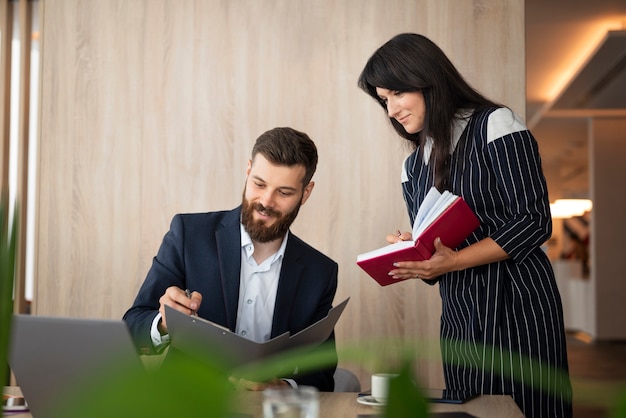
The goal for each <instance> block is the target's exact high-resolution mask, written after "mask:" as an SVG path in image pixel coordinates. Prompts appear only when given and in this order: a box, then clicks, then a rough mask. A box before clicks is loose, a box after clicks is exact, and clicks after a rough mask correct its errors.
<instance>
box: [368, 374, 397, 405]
mask: <svg viewBox="0 0 626 418" xmlns="http://www.w3.org/2000/svg"><path fill="white" fill-rule="evenodd" d="M396 377H398V375H397V374H394V373H374V374H373V375H372V397H373V398H374V399H376V401H377V402H380V403H385V402H387V398H388V397H389V382H391V380H392V379H394V378H396Z"/></svg>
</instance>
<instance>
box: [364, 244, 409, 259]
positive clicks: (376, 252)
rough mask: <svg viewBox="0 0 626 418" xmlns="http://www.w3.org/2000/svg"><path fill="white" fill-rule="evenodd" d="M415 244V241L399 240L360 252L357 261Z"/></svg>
mask: <svg viewBox="0 0 626 418" xmlns="http://www.w3.org/2000/svg"><path fill="white" fill-rule="evenodd" d="M413 245H415V242H414V241H399V242H396V243H393V244H389V245H385V246H384V247H381V248H379V249H377V250H373V251H369V252H367V253H363V254H359V255H358V256H357V257H356V261H361V260H367V259H370V258H374V257H377V256H379V255H383V254H389V253H392V252H394V251H397V250H401V249H403V248H409V247H412V246H413Z"/></svg>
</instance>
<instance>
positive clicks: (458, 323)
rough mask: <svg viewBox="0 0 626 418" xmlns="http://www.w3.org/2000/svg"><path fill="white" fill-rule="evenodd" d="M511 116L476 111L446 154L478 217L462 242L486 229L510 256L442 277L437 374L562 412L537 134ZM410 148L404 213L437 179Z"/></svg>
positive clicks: (531, 408)
mask: <svg viewBox="0 0 626 418" xmlns="http://www.w3.org/2000/svg"><path fill="white" fill-rule="evenodd" d="M494 110H495V112H494ZM512 116H513V114H512V112H511V111H509V110H508V109H504V108H503V109H498V110H496V109H488V110H482V111H477V112H476V113H475V114H474V115H473V116H472V117H471V118H470V119H469V121H468V123H467V126H466V128H465V130H464V131H463V133H462V134H461V136H460V138H459V140H458V142H457V145H456V148H455V150H454V153H453V154H452V161H451V173H450V174H451V188H452V190H451V191H452V192H453V193H455V194H458V195H461V196H463V198H464V199H465V200H466V201H467V203H468V204H469V205H470V207H471V208H472V209H473V210H474V211H475V213H476V215H477V216H478V218H479V219H480V221H481V226H480V227H479V229H478V230H477V231H476V232H474V233H473V234H472V235H471V236H470V238H469V239H468V240H467V241H466V242H465V243H464V244H462V245H461V247H463V246H466V245H470V244H472V243H474V242H477V241H479V240H481V239H482V238H484V237H488V236H489V237H491V238H493V239H494V240H495V241H496V242H497V243H498V244H499V245H500V246H501V247H502V248H503V249H504V250H505V251H506V252H507V253H508V254H509V255H510V257H511V258H510V259H508V260H505V261H502V262H498V263H492V264H489V265H483V266H479V267H475V268H471V269H467V270H464V271H458V272H451V273H448V274H446V275H444V276H441V277H440V278H439V280H438V282H439V289H440V294H441V298H442V317H441V339H442V357H443V359H444V376H445V380H446V385H447V387H448V388H451V389H452V388H454V389H472V390H478V391H479V392H481V393H489V394H501V393H506V394H512V396H513V398H514V399H515V402H516V403H517V404H518V405H519V407H520V408H521V409H522V411H523V412H524V414H525V415H526V416H527V417H569V416H571V414H572V411H571V385H570V382H569V376H568V373H567V368H568V367H567V352H566V343H565V332H564V327H563V314H562V307H561V299H560V296H559V292H558V289H557V287H556V282H555V279H554V273H553V271H552V267H551V264H550V261H549V260H548V258H547V256H546V255H545V253H544V252H543V251H542V250H541V248H540V246H541V245H542V244H543V243H544V242H545V241H546V240H547V239H548V238H549V236H550V234H551V233H552V223H551V218H550V208H549V202H548V193H547V189H546V183H545V178H544V176H543V173H542V170H541V160H540V157H539V152H538V148H537V143H536V141H535V139H534V138H533V136H532V135H531V133H530V132H529V131H528V130H527V129H526V128H525V127H524V126H523V124H521V122H519V121H517V124H516V123H513V121H512ZM507 126H508V127H510V128H509V129H508V131H507V129H506V127H507ZM494 132H498V133H497V136H496V137H494ZM417 156H418V152H417V151H416V152H414V153H413V154H411V155H410V156H409V157H408V158H407V160H406V161H405V163H404V171H405V172H404V173H403V177H405V176H406V179H407V181H405V182H404V183H403V186H402V187H403V192H404V198H405V201H406V204H407V209H408V212H409V216H410V218H411V223H413V219H414V217H415V215H416V214H417V209H418V207H419V205H420V204H421V202H422V200H423V199H424V196H425V194H426V192H427V191H428V190H429V189H430V187H431V186H432V185H433V183H434V177H433V172H432V166H430V165H427V164H424V163H423V161H422V159H418V158H417ZM531 386H532V388H534V389H531ZM542 389H543V390H542Z"/></svg>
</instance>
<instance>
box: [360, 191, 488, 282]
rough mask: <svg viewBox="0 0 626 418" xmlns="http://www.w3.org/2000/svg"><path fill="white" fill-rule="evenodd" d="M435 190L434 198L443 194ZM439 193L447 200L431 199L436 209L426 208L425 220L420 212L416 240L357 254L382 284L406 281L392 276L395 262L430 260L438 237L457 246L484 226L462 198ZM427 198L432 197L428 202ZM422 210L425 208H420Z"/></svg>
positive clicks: (369, 272)
mask: <svg viewBox="0 0 626 418" xmlns="http://www.w3.org/2000/svg"><path fill="white" fill-rule="evenodd" d="M433 189H434V188H433ZM431 192H432V190H431ZM431 192H429V195H430V197H431V198H434V197H435V195H436V194H439V192H438V191H437V190H436V189H434V193H433V194H432V195H431ZM439 196H444V197H445V199H443V200H445V201H444V202H441V199H440V200H439V201H436V200H437V199H431V203H433V204H432V205H431V206H432V207H431V208H430V209H432V210H430V211H429V210H426V211H425V212H429V213H426V214H425V215H422V216H421V218H422V219H420V212H419V211H418V215H417V216H416V227H415V228H414V233H413V236H417V237H418V238H417V239H416V240H415V241H402V242H397V243H395V244H389V245H387V246H385V247H382V248H379V249H377V250H374V251H370V252H367V253H363V254H360V255H359V256H358V257H357V262H356V263H357V264H358V265H359V266H360V267H361V268H362V269H363V270H365V272H367V274H369V275H370V276H372V278H373V279H374V280H376V281H377V282H378V283H379V284H380V285H381V286H387V285H390V284H393V283H398V282H401V281H403V280H406V279H394V278H392V277H391V276H389V274H388V273H389V271H391V270H393V269H394V266H393V263H395V262H398V261H421V260H428V259H429V258H430V257H431V256H432V255H433V253H434V252H435V247H434V241H435V239H436V238H437V237H439V238H441V242H442V243H443V245H445V246H446V247H450V248H452V249H454V248H456V247H458V246H459V245H460V244H461V243H462V242H463V241H465V239H466V238H467V237H469V236H470V234H471V233H472V232H474V231H475V230H476V228H478V226H479V225H480V222H479V221H478V218H477V217H476V215H475V214H474V212H473V211H472V209H471V208H470V207H469V206H468V204H467V202H465V200H463V198H462V197H460V196H455V195H453V194H451V193H449V192H444V195H441V194H439ZM427 200H428V196H427V198H426V199H424V202H427ZM421 210H422V208H420V211H421ZM418 221H422V222H421V225H417V222H418Z"/></svg>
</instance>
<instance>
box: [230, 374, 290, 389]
mask: <svg viewBox="0 0 626 418" xmlns="http://www.w3.org/2000/svg"><path fill="white" fill-rule="evenodd" d="M228 381H229V382H230V383H232V384H233V386H234V387H235V389H237V390H254V391H259V390H265V389H267V388H270V387H276V386H289V383H287V382H285V381H284V380H281V379H278V378H274V379H271V380H268V381H267V382H253V381H252V380H246V379H240V378H238V377H235V376H230V377H229V378H228Z"/></svg>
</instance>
